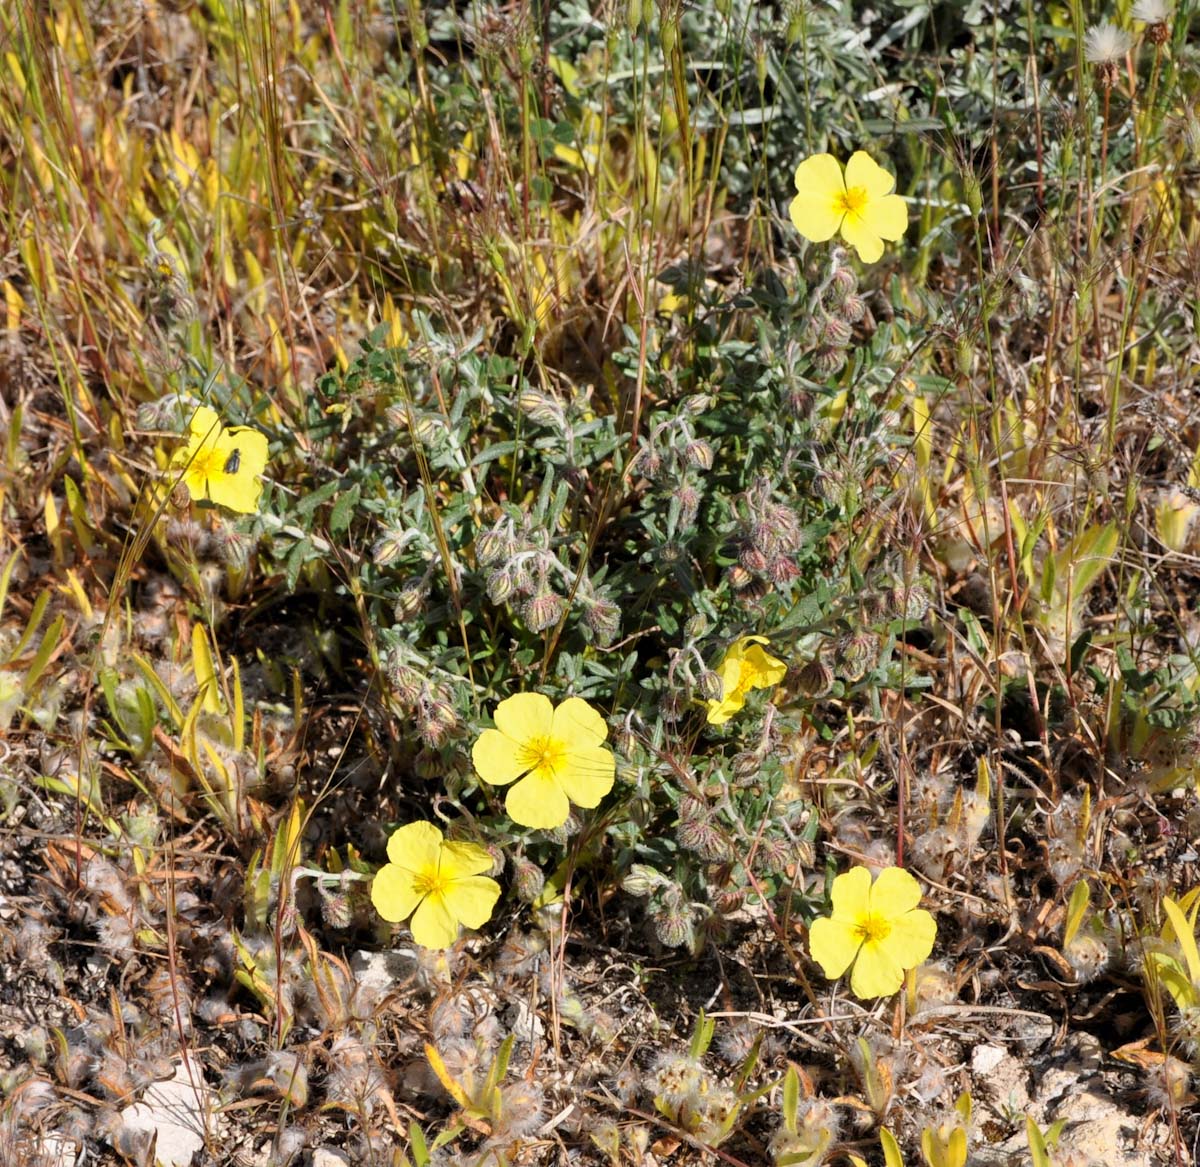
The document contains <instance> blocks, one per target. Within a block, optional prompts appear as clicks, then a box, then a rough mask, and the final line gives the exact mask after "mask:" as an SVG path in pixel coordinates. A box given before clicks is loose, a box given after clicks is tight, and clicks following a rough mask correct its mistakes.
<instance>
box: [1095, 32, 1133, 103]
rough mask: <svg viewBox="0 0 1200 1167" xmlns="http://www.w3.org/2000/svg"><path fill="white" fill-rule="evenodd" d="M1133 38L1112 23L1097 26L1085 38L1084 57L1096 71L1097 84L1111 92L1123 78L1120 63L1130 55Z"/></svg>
mask: <svg viewBox="0 0 1200 1167" xmlns="http://www.w3.org/2000/svg"><path fill="white" fill-rule="evenodd" d="M1132 44H1133V38H1132V37H1131V36H1130V35H1129V33H1127V32H1126V31H1125V30H1124V29H1123V28H1119V27H1118V26H1117V25H1115V24H1112V23H1111V22H1105V23H1104V24H1095V25H1093V26H1092V27H1091V28H1089V29H1088V30H1087V34H1086V35H1085V36H1084V38H1083V56H1084V60H1086V61H1087V63H1088V64H1089V65H1092V66H1093V67H1094V68H1095V70H1096V84H1097V85H1099V86H1100V88H1101V89H1104V90H1109V89H1112V88H1113V86H1114V85H1116V83H1117V81H1118V80H1120V77H1121V69H1120V63H1121V62H1122V61H1124V60H1125V58H1126V56H1127V55H1128V53H1129V49H1130V46H1131V45H1132Z"/></svg>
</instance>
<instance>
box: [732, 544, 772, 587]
mask: <svg viewBox="0 0 1200 1167" xmlns="http://www.w3.org/2000/svg"><path fill="white" fill-rule="evenodd" d="M738 563H740V564H741V565H742V567H743V568H745V570H746V571H747V572H753V573H754V574H755V575H761V574H762V573H763V572H764V571H766V570H767V557H766V556H765V555H764V554H763V553H762V552H761V551H760V550H759V549H758V547H756V546H755V545H754V544H753V543H747V544H745V546H743V547H742V548H741V550H740V551H738ZM734 586H735V587H736V586H737V585H736V584H735V585H734Z"/></svg>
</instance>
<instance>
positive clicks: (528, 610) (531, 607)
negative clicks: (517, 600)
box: [521, 587, 566, 632]
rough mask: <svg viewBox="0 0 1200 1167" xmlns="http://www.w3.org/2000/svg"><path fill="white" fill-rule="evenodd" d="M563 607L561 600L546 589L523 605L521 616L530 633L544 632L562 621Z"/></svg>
mask: <svg viewBox="0 0 1200 1167" xmlns="http://www.w3.org/2000/svg"><path fill="white" fill-rule="evenodd" d="M565 607H566V603H565V601H564V600H563V598H562V597H561V596H559V595H556V594H555V593H554V592H552V591H551V590H550V589H549V588H548V587H546V588H543V589H541V590H539V591H538V592H537V594H536V595H534V596H533V597H532V598H531V599H530V600H529V601H528V602H527V603H526V604H525V606H524V610H523V611H522V613H521V615H522V617H523V619H524V620H525V626H526V627H527V628H528V629H529V631H530V632H545V631H546V629H547V628H553V627H554V625H555V624H557V623H558V622H559V620H560V619H562V614H563V610H564V608H565Z"/></svg>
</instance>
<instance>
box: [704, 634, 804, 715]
mask: <svg viewBox="0 0 1200 1167" xmlns="http://www.w3.org/2000/svg"><path fill="white" fill-rule="evenodd" d="M770 643H771V642H770V641H769V640H768V639H767V638H766V637H765V636H743V637H742V638H741V639H740V640H735V641H734V642H733V643H732V644H731V645H730V646H729V649H728V651H727V652H726V653H725V659H724V660H723V661H721V667H720V668H719V669H718V670H717V675H718V676H719V677H720V678H721V699H720V700H719V701H709V703H708V724H709V725H724V724H725V722H727V721H728V720H729V719H730V718H731V717H732V716H733V715H734V714H735V713H737V711H738V710H739V709H741V707H742V706H743V705H745V704H746V694H747V693H749V692H750V690H751V689H767V688H770V686H772V685H778V684H779V682H780V681H782V680H783V677H784V674H785V673H786V672H787V665H785V664H784V663H783V661H781V660H779V659H778V658H777V657H773V656H771V654H770V653H766V652H763V650H762V649H761V648H760V647H759V645H762V644H770Z"/></svg>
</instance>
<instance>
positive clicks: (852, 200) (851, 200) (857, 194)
mask: <svg viewBox="0 0 1200 1167" xmlns="http://www.w3.org/2000/svg"><path fill="white" fill-rule="evenodd" d="M833 205H834V207H835V209H837V210H838V211H840V212H842V213H843V214H846V215H855V216H857V215H861V214H862V212H863V208H864V207H865V206H866V205H867V189H866V187H863V186H851V187H848V188H847V189H846V190H844V191H842V193H841V194H838V195H835V196H834V199H833Z"/></svg>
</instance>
